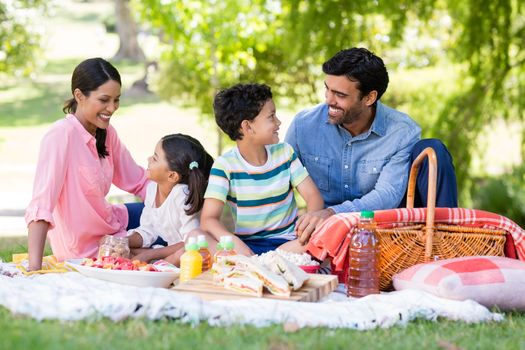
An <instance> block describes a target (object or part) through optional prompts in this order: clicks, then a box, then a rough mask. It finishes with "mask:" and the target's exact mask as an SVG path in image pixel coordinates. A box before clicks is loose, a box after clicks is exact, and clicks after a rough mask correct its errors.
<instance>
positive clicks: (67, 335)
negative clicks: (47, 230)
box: [0, 237, 525, 350]
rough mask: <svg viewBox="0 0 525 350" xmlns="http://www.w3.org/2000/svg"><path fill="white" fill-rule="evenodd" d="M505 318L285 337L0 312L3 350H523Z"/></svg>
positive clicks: (518, 319) (514, 324) (21, 248)
mask: <svg viewBox="0 0 525 350" xmlns="http://www.w3.org/2000/svg"><path fill="white" fill-rule="evenodd" d="M25 240H26V239H25V237H16V238H2V239H0V258H2V259H4V260H8V258H9V257H10V255H11V254H12V253H18V252H25V251H27V248H26V243H25ZM49 253H50V252H49V249H47V251H46V254H49ZM298 305H299V304H298ZM505 317H506V318H505V321H503V322H489V323H479V324H467V323H463V322H453V321H448V320H438V322H431V321H424V320H417V321H415V322H411V323H409V324H408V325H407V326H406V327H402V326H398V327H393V328H389V329H376V330H371V331H364V332H363V331H355V330H349V329H339V330H331V329H326V328H313V329H312V328H305V329H302V330H299V331H297V332H286V331H285V330H284V328H283V326H282V325H274V326H271V327H265V328H255V327H252V326H232V327H211V326H209V325H208V324H206V323H200V324H198V325H190V324H183V323H181V322H179V321H177V320H168V319H163V320H159V321H149V320H145V319H130V320H125V321H121V322H113V321H110V320H108V319H97V318H93V319H90V320H87V321H79V322H59V321H36V320H33V319H31V318H28V317H25V316H21V315H11V313H10V312H9V310H7V309H5V308H3V307H0V329H1V330H2V336H1V337H0V349H29V348H37V349H93V348H100V349H141V348H144V349H146V348H147V349H167V348H170V349H176V348H181V349H190V348H193V349H201V348H203V347H204V346H207V345H208V346H210V347H211V348H213V349H301V350H302V349H343V348H353V349H360V348H366V349H416V348H418V349H421V348H423V349H425V350H429V349H448V350H451V349H493V348H496V347H497V348H503V349H525V337H523V330H524V329H525V314H523V313H507V314H506V315H505Z"/></svg>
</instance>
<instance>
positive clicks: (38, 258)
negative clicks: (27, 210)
mask: <svg viewBox="0 0 525 350" xmlns="http://www.w3.org/2000/svg"><path fill="white" fill-rule="evenodd" d="M48 230H49V223H48V222H47V221H44V220H39V221H32V222H31V223H30V224H29V234H28V237H27V247H28V253H29V270H31V271H34V270H40V269H41V268H42V256H43V255H44V246H45V244H46V237H47V231H48Z"/></svg>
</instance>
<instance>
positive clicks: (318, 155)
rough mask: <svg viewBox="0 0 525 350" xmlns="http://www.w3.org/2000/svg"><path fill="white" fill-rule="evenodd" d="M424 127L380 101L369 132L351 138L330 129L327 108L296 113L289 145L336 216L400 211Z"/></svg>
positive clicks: (336, 128) (340, 130)
mask: <svg viewBox="0 0 525 350" xmlns="http://www.w3.org/2000/svg"><path fill="white" fill-rule="evenodd" d="M420 137H421V128H420V127H419V126H418V125H417V123H416V122H415V121H413V120H412V119H411V118H410V117H409V116H408V115H406V114H404V113H401V112H399V111H396V110H395V109H392V108H390V107H387V106H385V105H384V104H382V103H381V102H379V101H378V102H377V108H376V115H375V118H374V121H373V123H372V126H371V128H370V130H368V131H366V132H365V133H363V134H361V135H357V136H355V137H352V135H351V134H350V133H349V132H348V131H347V130H346V129H345V128H343V127H342V126H339V125H333V124H330V122H329V120H328V105H327V104H326V103H323V104H320V105H317V106H315V107H313V108H310V109H307V110H304V111H302V112H300V113H299V114H297V116H295V118H294V119H293V121H292V124H291V125H290V128H289V129H288V132H287V134H286V138H285V141H286V142H288V143H289V144H290V145H292V147H293V148H294V149H295V152H296V153H297V156H298V157H299V159H300V160H301V162H302V163H303V165H304V166H305V167H306V169H307V170H308V172H309V173H310V176H311V177H312V179H313V180H314V182H315V184H316V185H317V187H318V188H319V190H320V191H321V194H322V196H323V199H324V201H325V206H326V207H330V208H332V209H333V210H334V211H335V212H336V213H341V212H356V211H361V210H380V209H391V208H396V207H397V206H398V205H399V203H400V202H401V199H402V198H403V196H404V194H405V191H406V186H407V181H408V172H409V162H410V151H411V150H412V147H413V146H414V144H415V143H416V142H417V141H418V140H419V139H420Z"/></svg>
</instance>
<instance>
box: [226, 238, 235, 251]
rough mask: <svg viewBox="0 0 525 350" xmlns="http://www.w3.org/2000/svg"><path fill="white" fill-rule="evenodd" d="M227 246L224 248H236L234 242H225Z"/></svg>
mask: <svg viewBox="0 0 525 350" xmlns="http://www.w3.org/2000/svg"><path fill="white" fill-rule="evenodd" d="M224 244H225V246H224V248H226V249H228V250H230V249H233V248H234V247H235V245H234V244H233V241H231V240H229V241H227V242H224Z"/></svg>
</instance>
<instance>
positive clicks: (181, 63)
mask: <svg viewBox="0 0 525 350" xmlns="http://www.w3.org/2000/svg"><path fill="white" fill-rule="evenodd" d="M141 3H142V4H143V5H142V6H141V13H142V14H143V18H144V19H145V20H146V22H148V23H149V24H150V25H152V26H153V27H155V28H157V29H158V30H159V31H160V32H161V33H162V37H163V41H164V43H165V44H166V46H165V49H164V51H163V54H162V57H161V67H162V71H163V74H162V75H161V79H160V82H159V84H160V85H159V86H160V88H159V91H161V92H162V94H163V95H164V97H168V98H173V97H178V98H181V97H182V98H183V99H185V100H187V101H197V102H198V105H199V106H200V108H201V110H202V112H203V113H204V114H209V113H210V111H211V101H212V97H213V94H214V93H215V90H216V89H217V88H218V87H222V86H226V85H230V84H232V83H236V82H238V81H246V80H257V81H259V82H266V83H268V84H270V85H271V86H272V88H273V89H274V91H275V92H276V94H277V95H279V96H281V97H282V96H285V97H287V98H289V99H291V100H292V101H299V102H304V101H308V102H311V101H313V100H316V99H317V94H318V91H317V90H318V89H317V88H316V86H319V85H318V82H319V78H320V77H321V72H320V68H319V67H320V65H321V63H322V62H323V61H324V60H326V58H327V57H330V56H332V55H333V54H334V53H336V52H337V51H339V50H340V49H342V48H347V47H352V46H366V47H368V48H370V49H371V50H372V51H374V52H376V53H377V54H378V55H380V56H381V57H384V58H386V61H387V64H388V66H389V68H391V67H392V66H394V68H396V67H402V66H405V67H407V66H408V67H410V66H412V67H425V66H426V67H429V66H433V65H436V66H439V65H441V66H446V67H452V68H453V72H454V75H453V76H452V78H451V80H453V84H451V85H446V84H443V85H440V86H432V87H431V88H429V90H428V92H427V94H426V95H425V94H423V95H421V94H420V93H419V92H416V93H415V94H414V95H411V96H407V97H406V98H412V99H414V101H406V102H407V103H406V106H405V105H403V106H404V107H407V108H404V110H406V111H407V112H408V113H409V114H411V115H412V116H413V117H414V118H415V119H416V120H418V121H420V122H421V123H422V124H423V126H424V136H425V137H439V138H441V139H442V140H443V141H444V142H445V143H446V144H447V145H448V146H449V148H450V150H451V153H452V154H453V156H454V158H455V163H456V170H457V175H458V184H459V188H460V191H461V193H462V198H463V199H467V198H468V194H469V189H470V186H471V185H472V183H471V181H470V180H469V175H468V171H469V169H470V166H471V160H472V157H471V155H472V154H473V152H474V151H475V150H476V142H477V139H478V137H479V135H480V132H481V130H482V128H483V127H484V126H486V125H489V124H490V122H491V121H493V120H494V119H498V118H507V119H513V120H523V107H524V105H525V98H524V97H523V96H524V94H523V92H524V90H525V89H524V84H525V65H524V64H523V63H524V62H525V50H524V46H525V21H524V20H523V18H524V8H525V4H524V3H523V2H521V1H519V0H465V1H457V0H421V1H408V2H407V1H338V0H311V1H304V0H281V1H276V0H266V1H264V0H259V1H254V2H251V1H250V2H248V1H241V0H239V1H231V0H230V1H228V0H225V1H212V2H203V1H177V0H173V1H170V2H166V1H162V0H146V1H142V2H141ZM425 43H429V45H427V46H425V45H424V44H425ZM392 63H393V64H392ZM391 69H392V68H391ZM423 78H425V77H424V76H421V79H423ZM418 94H419V95H418ZM388 95H390V96H393V97H394V98H392V97H389V96H388ZM418 96H419V97H418ZM385 98H387V99H388V98H391V100H387V102H388V103H390V104H392V105H393V106H394V107H397V105H396V102H399V101H398V100H396V98H399V97H396V95H395V91H392V88H391V89H389V94H387V96H385ZM418 98H419V99H418ZM392 102H393V103H392ZM419 105H429V106H431V107H432V108H430V107H429V108H427V109H426V110H424V111H425V113H424V114H421V115H419V114H420V113H416V112H415V111H421V109H417V108H419V107H420V106H419ZM294 109H296V110H299V109H301V108H300V107H299V108H294Z"/></svg>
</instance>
